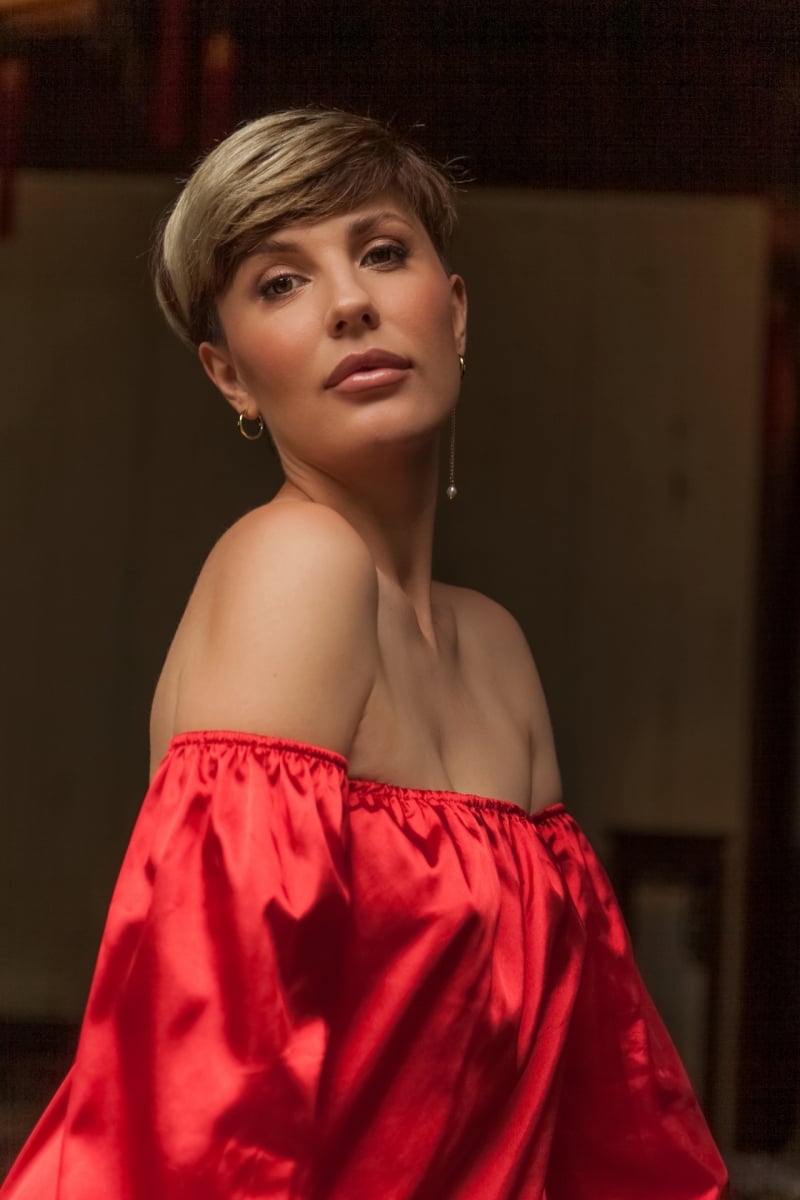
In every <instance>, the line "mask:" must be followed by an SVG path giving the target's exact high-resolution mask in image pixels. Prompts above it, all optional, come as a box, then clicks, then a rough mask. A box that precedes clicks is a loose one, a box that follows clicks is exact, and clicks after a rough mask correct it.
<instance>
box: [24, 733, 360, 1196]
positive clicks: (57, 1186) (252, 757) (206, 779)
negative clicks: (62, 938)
mask: <svg viewBox="0 0 800 1200" xmlns="http://www.w3.org/2000/svg"><path fill="white" fill-rule="evenodd" d="M345 788H346V773H345V762H344V760H343V759H341V758H339V757H338V756H337V755H335V754H331V753H328V752H326V751H322V750H316V749H314V748H312V747H303V746H300V745H298V744H296V743H291V742H289V743H287V742H280V741H277V740H275V739H269V738H257V737H251V736H248V735H236V734H185V735H181V736H180V737H178V738H176V739H175V740H174V741H173V743H172V745H171V747H170V750H169V752H168V754H167V757H166V759H165V760H164V762H163V763H162V765H161V768H160V770H159V771H158V773H157V775H156V776H155V778H154V780H153V782H152V785H151V787H150V790H149V792H148V794H147V797H146V800H145V803H144V806H143V808H142V811H141V814H140V817H139V820H138V822H137V824H136V827H135V830H134V833H133V836H132V839H131V843H130V846H129V848H128V852H127V854H126V857H125V860H124V863H123V867H122V870H121V873H120V877H119V880H118V882H117V886H116V889H115V892H114V896H113V899H112V903H111V907H110V910H109V916H108V920H107V924H106V929H105V933H104V935H103V941H102V945H101V949H100V954H99V958H98V963H97V968H96V972H95V976H94V980H93V983H92V987H91V991H90V995H89V1001H88V1005H87V1010H86V1015H85V1018H84V1023H83V1027H82V1031H81V1037H80V1041H79V1045H78V1050H77V1055H76V1059H75V1063H74V1065H73V1067H72V1070H71V1072H70V1074H69V1075H68V1077H67V1079H66V1080H65V1082H64V1084H63V1085H62V1087H61V1089H60V1091H59V1092H58V1094H57V1095H56V1097H55V1099H54V1100H53V1102H52V1104H51V1106H50V1108H49V1109H48V1110H47V1112H46V1113H45V1115H44V1116H43V1117H42V1120H41V1121H40V1123H39V1125H38V1126H37V1128H36V1129H35V1130H34V1132H33V1134H32V1135H31V1138H30V1139H29V1141H28V1143H27V1145H26V1146H25V1148H24V1149H23V1151H22V1154H21V1155H20V1157H19V1159H18V1160H17V1162H16V1164H15V1166H14V1167H13V1168H12V1171H11V1174H10V1175H9V1177H8V1179H7V1181H6V1184H5V1187H4V1188H3V1189H2V1198H3V1200H111V1198H113V1200H181V1198H182V1197H185V1198H186V1200H223V1198H224V1200H231V1198H232V1197H236V1198H237V1200H244V1198H245V1197H256V1196H257V1197H260V1198H263V1197H272V1198H276V1200H277V1198H280V1200H286V1198H289V1197H292V1198H294V1197H298V1196H302V1195H304V1194H305V1191H306V1182H307V1178H308V1175H309V1172H310V1169H311V1156H312V1153H313V1140H314V1119H315V1109H316V1101H317V1089H318V1084H319V1079H320V1072H321V1067H322V1063H323V1059H324V1056H325V1052H326V1044H327V1038H328V1031H329V1028H330V1019H331V1011H332V1008H333V1005H334V1003H335V992H336V978H337V959H338V955H339V947H340V943H341V940H342V938H343V936H344V933H343V930H344V926H345V924H346V916H347V908H348V887H347V881H346V867H345V862H346V845H345V827H344V812H345V797H344V789H345Z"/></svg>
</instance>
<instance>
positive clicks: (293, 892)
mask: <svg viewBox="0 0 800 1200" xmlns="http://www.w3.org/2000/svg"><path fill="white" fill-rule="evenodd" d="M453 216H454V209H453V199H452V193H451V189H450V186H449V184H448V183H447V181H446V180H445V178H444V177H443V176H442V175H441V173H440V172H439V171H438V170H437V169H436V168H435V167H433V166H432V165H431V164H430V163H429V162H427V161H426V160H425V158H424V157H422V156H421V155H420V154H419V153H418V152H417V151H416V150H414V149H413V148H411V147H409V146H406V145H404V144H402V143H400V142H398V141H396V140H395V139H394V138H393V137H392V136H391V135H390V134H389V132H388V131H387V130H386V129H385V128H383V127H382V126H381V125H379V124H377V123H376V122H374V121H371V120H367V119H365V118H361V117H356V116H351V115H347V114H344V113H337V112H325V111H310V110H309V111H297V112H289V113H279V114H275V115H273V116H270V117H267V118H265V119H263V120H261V121H256V122H253V123H252V124H250V125H247V126H245V127H244V128H243V129H240V130H239V131H237V132H236V133H235V134H233V135H232V136H231V137H230V138H228V139H227V141H226V142H223V143H222V144H221V145H220V146H218V147H217V148H216V149H215V150H214V151H213V152H212V154H211V155H209V157H208V158H207V159H206V160H205V161H204V162H203V163H202V164H201V165H200V167H199V168H198V170H197V171H196V173H195V174H194V176H193V177H192V179H191V180H190V181H189V183H188V184H187V186H186V188H185V189H184V191H183V193H182V195H181V197H180V199H179V201H178V203H177V205H176V206H175V208H174V210H173V212H172V214H171V216H170V217H169V220H168V221H167V223H166V226H165V228H164V231H163V236H162V238H161V241H160V245H159V251H158V257H157V265H156V279H157V291H158V295H159V299H160V302H161V305H162V307H163V309H164V311H165V313H166V315H167V319H168V320H169V321H170V323H171V325H172V326H173V328H174V329H175V330H176V331H177V332H178V334H179V335H180V336H181V337H182V338H183V339H184V340H186V341H187V342H189V343H190V344H191V345H193V346H196V347H197V348H198V353H199V357H200V360H201V362H202V364H203V367H204V368H205V370H206V372H207V373H208V375H209V376H210V377H211V379H212V380H213V382H214V383H215V384H216V385H217V387H218V388H219V389H220V391H221V392H222V394H223V395H224V396H225V398H226V399H227V401H228V402H229V404H230V405H231V406H232V408H233V410H234V412H235V413H236V414H237V422H238V425H239V428H240V430H241V431H242V432H243V433H244V434H245V436H251V437H252V436H259V434H260V433H261V431H262V430H263V428H265V427H266V428H268V429H269V431H270V435H271V437H272V438H273V440H274V443H275V446H276V448H277V451H278V453H279V455H280V459H281V464H282V467H283V470H284V474H285V483H284V485H283V486H282V487H281V489H280V491H279V492H278V494H277V496H276V497H275V499H274V500H273V501H272V502H271V503H269V504H267V505H265V506H264V507H263V508H261V509H259V510H257V511H255V512H252V513H250V514H248V515H247V516H246V517H245V518H244V519H243V520H241V521H239V522H238V523H237V524H236V525H235V526H234V527H233V528H232V529H231V530H230V531H229V532H228V533H227V534H226V535H225V536H224V537H223V538H222V540H221V541H220V542H219V544H218V545H217V546H216V547H215V549H214V550H213V551H212V553H211V555H210V557H209V559H208V562H207V563H206V565H205V567H204V568H203V571H202V573H201V576H200V578H199V580H198V583H197V586H196V588H195V590H194V593H193V595H192V597H191V599H190V601H189V605H188V607H187V610H186V613H185V615H184V617H183V620H182V621H181V624H180V626H179V629H178V632H177V634H176V637H175V640H174V642H173V645H172V647H171V649H170V652H169V655H168V657H167V661H166V664H165V667H164V671H163V674H162V676H161V679H160V681H159V684H158V688H157V691H156V696H155V701H154V705H153V712H152V745H153V765H154V769H155V774H154V777H153V781H152V784H151V788H150V791H149V793H148V796H147V798H146V800H145V804H144V807H143V809H142V813H141V815H140V818H139V821H138V823H137V826H136V829H135V831H134V834H133V838H132V840H131V845H130V847H129V850H128V854H127V856H126V859H125V863H124V865H123V868H122V872H121V875H120V879H119V882H118V885H117V890H116V892H115V896H114V899H113V901H112V905H111V910H110V914H109V919H108V924H107V927H106V932H105V935H104V939H103V944H102V947H101V952H100V958H99V961H98V966H97V971H96V975H95V980H94V983H93V986H92V991H91V995H90V998H89V1003H88V1007H87V1013H86V1017H85V1021H84V1027H83V1032H82V1036H81V1041H80V1044H79V1048H78V1052H77V1057H76V1062H75V1065H74V1067H73V1069H72V1071H71V1072H70V1075H69V1076H68V1078H67V1080H66V1081H65V1083H64V1084H63V1086H62V1088H61V1090H60V1091H59V1093H58V1095H57V1096H56V1098H55V1099H54V1101H53V1102H52V1104H51V1106H50V1108H49V1109H48V1111H47V1113H46V1114H45V1116H44V1117H43V1118H42V1121H41V1122H40V1124H39V1126H38V1127H37V1129H36V1131H35V1132H34V1134H33V1135H32V1137H31V1139H30V1141H29V1143H28V1145H27V1147H26V1148H25V1150H24V1151H23V1153H22V1155H21V1157H20V1159H19V1160H18V1162H17V1164H16V1165H15V1167H14V1169H13V1170H12V1173H11V1175H10V1177H9V1180H8V1181H7V1184H6V1187H5V1188H4V1190H3V1193H2V1195H3V1197H4V1198H6V1200H29V1198H30V1200H33V1198H36V1200H44V1198H46V1197H47V1198H49V1197H59V1200H73V1198H74V1200H94V1198H95V1197H96V1198H97V1200H101V1198H102V1200H109V1198H111V1197H114V1198H135V1200H139V1198H141V1200H145V1198H146V1200H161V1198H164V1200H166V1198H167V1197H169V1198H170V1200H173V1198H175V1197H186V1198H187V1200H188V1198H192V1200H211V1198H214V1200H217V1198H219V1200H221V1198H223V1197H225V1198H233V1197H236V1198H239V1197H267V1196H270V1197H320V1198H321V1197H325V1198H326V1200H327V1198H334V1197H335V1198H339V1200H342V1198H345V1197H347V1198H348V1200H361V1198H362V1197H363V1198H364V1200H371V1198H373V1197H380V1198H382V1200H411V1197H414V1198H415V1200H423V1198H426V1197H430V1198H431V1200H434V1198H435V1200H467V1198H470V1200H512V1198H517V1197H518V1198H522V1197H525V1198H531V1200H533V1198H539V1197H541V1198H544V1197H545V1196H546V1197H547V1200H584V1198H585V1200H628V1198H630V1200H633V1198H636V1200H667V1198H669V1200H690V1198H691V1200H701V1198H703V1200H710V1198H711V1197H718V1196H720V1195H722V1193H723V1189H724V1185H725V1171H724V1167H723V1166H722V1163H721V1161H720V1159H719V1156H718V1154H717V1151H716V1149H715V1147H714V1145H713V1142H712V1141H711V1138H710V1135H709V1133H708V1131H707V1129H706V1126H705V1124H704V1122H703V1118H702V1116H701V1115H700V1112H699V1109H698V1107H697V1104H696V1102H695V1100H694V1098H693V1096H692V1093H691V1089H690V1087H689V1085H688V1082H687V1080H686V1078H685V1075H684V1074H683V1071H682V1068H681V1066H680V1064H679V1062H678V1060H677V1058H676V1056H675V1052H674V1050H673V1049H672V1047H671V1044H670V1043H669V1040H668V1038H667V1037H666V1034H665V1033H664V1031H663V1027H662V1026H661V1023H660V1021H659V1019H658V1017H657V1016H656V1014H655V1013H654V1011H653V1009H652V1006H651V1004H650V1002H649V1000H648V998H647V996H646V994H645V993H644V991H643V989H642V986H641V983H640V981H639V979H638V976H637V974H636V971H635V968H634V967H633V964H632V962H631V958H630V951H629V947H628V942H627V938H626V935H625V932H624V929H623V927H622V923H621V920H620V917H619V915H618V911H617V909H616V907H615V904H614V900H613V897H612V896H611V893H610V890H609V887H608V884H607V881H606V879H605V877H604V875H603V873H602V871H601V869H600V868H599V866H598V865H597V863H596V861H595V859H594V858H593V857H592V854H591V851H590V850H589V848H588V846H587V845H586V843H585V841H584V840H583V839H582V837H581V835H580V833H579V831H578V830H577V828H576V826H575V824H574V822H573V821H572V820H571V818H569V817H568V816H567V815H566V813H565V812H564V809H563V807H562V806H561V804H560V802H559V781H558V770H557V766H556V760H555V754H554V750H553V741H552V735H551V731H550V725H549V720H548V716H547V710H546V706H545V702H544V698H543V696H542V691H541V688H540V685H539V681H538V678H537V674H536V670H535V667H534V664H533V662H532V660H531V658H530V654H529V652H528V649H527V647H526V645H525V641H524V638H523V636H522V634H521V632H520V630H519V629H518V627H517V626H516V624H515V622H514V621H513V619H512V618H511V617H510V616H509V615H508V614H507V613H506V612H504V611H503V610H502V609H501V608H499V607H498V606H497V605H496V604H494V603H492V602H491V601H490V600H487V599H485V598H484V597H482V596H480V595H477V594H476V593H473V592H467V591H464V590H461V589H458V588H452V587H446V586H444V585H442V584H438V583H433V582H432V581H431V542H432V529H433V515H434V508H435V503H436V496H437V491H438V488H439V485H438V481H437V460H438V454H439V440H440V436H441V432H442V430H445V429H447V428H448V423H449V422H452V420H453V414H454V411H455V405H456V400H457V395H458V389H459V381H460V377H461V374H462V372H463V361H464V358H463V356H464V353H465V339H466V294H465V289H464V284H463V281H462V280H461V279H460V278H459V277H458V276H457V275H454V274H451V273H450V272H449V269H448V268H447V266H446V265H445V259H444V251H445V245H446V240H447V236H448V234H449V233H450V230H451V227H452V224H453ZM451 429H452V426H451ZM452 463H453V460H452V446H451V480H450V487H449V494H451V495H452V493H453V491H454V488H455V484H454V483H453V480H452ZM226 730H227V731H235V732H219V731H226Z"/></svg>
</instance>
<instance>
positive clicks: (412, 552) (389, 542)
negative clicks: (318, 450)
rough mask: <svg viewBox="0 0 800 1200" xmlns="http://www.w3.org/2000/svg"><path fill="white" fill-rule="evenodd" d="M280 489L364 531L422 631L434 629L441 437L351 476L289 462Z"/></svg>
mask: <svg viewBox="0 0 800 1200" xmlns="http://www.w3.org/2000/svg"><path fill="white" fill-rule="evenodd" d="M283 465H284V471H285V474H286V482H285V483H284V485H283V487H282V488H281V490H280V492H279V493H278V495H279V496H283V497H285V498H287V499H289V498H295V499H299V498H304V499H307V500H312V501H315V502H316V503H320V504H327V505H328V506H329V507H330V508H333V509H335V510H336V511H337V512H339V513H340V514H341V515H342V516H343V517H344V518H345V519H346V520H347V521H349V522H350V524H351V525H352V526H353V528H354V529H356V530H357V531H358V533H359V534H360V535H361V537H362V538H363V539H364V542H365V543H366V545H367V546H368V547H369V550H370V552H371V553H372V556H373V558H374V560H375V565H376V567H377V568H378V571H379V573H380V575H381V576H383V578H384V580H385V581H387V582H388V583H389V584H390V585H394V586H395V587H397V588H399V589H400V590H401V591H402V592H403V593H404V595H405V596H406V597H407V599H408V601H409V602H410V603H411V604H412V605H413V607H414V610H415V612H416V614H417V620H418V622H419V625H420V629H421V630H422V631H423V633H425V634H426V636H427V635H428V634H429V633H431V632H432V629H433V623H432V617H431V562H432V557H433V528H434V518H435V514H436V498H437V489H438V486H439V483H438V475H439V472H438V441H434V442H432V443H431V444H430V445H429V446H428V447H427V448H426V449H425V451H424V452H422V453H420V454H416V455H414V456H409V457H408V458H404V459H403V461H401V462H395V463H393V464H386V463H383V464H379V465H378V467H377V468H376V466H375V464H374V460H373V462H372V463H371V464H370V467H369V469H368V470H365V471H363V472H356V471H348V472H347V477H346V479H345V478H342V477H341V476H339V477H337V476H335V475H333V474H328V473H325V472H322V471H320V470H318V469H314V468H310V467H309V466H308V465H307V464H299V463H292V462H287V461H285V462H284V464H283Z"/></svg>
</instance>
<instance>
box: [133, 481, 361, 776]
mask: <svg viewBox="0 0 800 1200" xmlns="http://www.w3.org/2000/svg"><path fill="white" fill-rule="evenodd" d="M377 590H378V588H377V575H376V571H375V565H374V563H373V561H372V557H371V555H370V553H369V551H368V549H367V547H366V545H365V544H364V542H363V540H362V539H361V537H360V536H359V535H358V534H357V533H356V531H355V530H354V529H353V528H352V526H351V525H350V524H349V523H348V522H347V521H346V520H344V518H343V517H341V516H339V514H338V513H335V512H334V511H333V510H331V509H329V508H326V507H324V506H322V505H317V504H312V503H310V502H304V501H295V500H286V501H274V502H273V503H272V504H269V505H265V506H264V507H263V508H260V509H256V510H255V511H253V512H251V513H248V514H247V516H245V517H243V518H242V519H241V520H240V521H238V522H237V523H236V524H235V525H234V526H232V527H231V529H229V530H228V531H227V533H226V534H224V536H223V537H222V538H221V539H220V541H219V542H218V543H217V544H216V546H215V547H214V549H213V550H212V552H211V554H210V555H209V557H208V559H207V561H206V563H205V565H204V567H203V569H202V571H201V573H200V576H199V578H198V581H197V584H196V586H195V589H194V591H193V593H192V596H191V599H190V601H189V604H188V605H187V608H186V612H185V614H184V616H183V619H182V621H181V623H180V626H179V628H178V632H177V634H176V636H175V640H174V642H173V644H172V647H171V649H170V652H169V655H168V656H167V661H166V663H165V666H164V672H163V674H162V678H161V680H160V681H159V685H158V688H157V690H156V696H155V699H154V702H153V711H152V718H151V741H152V752H153V759H154V760H156V761H157V760H158V759H159V758H160V757H161V755H162V754H163V752H164V750H165V749H166V744H167V742H168V741H169V738H170V737H172V736H173V735H174V734H175V733H179V732H183V731H185V730H190V729H236V730H243V731H246V732H252V733H263V734H269V735H274V736H277V737H285V738H290V739H292V740H296V741H302V742H309V743H311V744H314V745H321V746H325V747H328V748H329V749H332V750H337V751H339V752H340V753H343V754H347V752H348V750H349V747H350V742H351V741H352V736H353V733H354V732H355V729H356V727H357V725H358V721H359V720H360V717H361V713H362V711H363V707H364V704H365V703H366V699H367V697H368V695H369V692H370V690H371V687H372V683H373V680H374V673H375V664H376V660H377Z"/></svg>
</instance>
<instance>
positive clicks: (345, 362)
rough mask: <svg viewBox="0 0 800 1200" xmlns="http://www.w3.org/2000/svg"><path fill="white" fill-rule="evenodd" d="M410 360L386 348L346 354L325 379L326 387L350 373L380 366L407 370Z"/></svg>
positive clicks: (376, 368) (354, 373) (338, 381)
mask: <svg viewBox="0 0 800 1200" xmlns="http://www.w3.org/2000/svg"><path fill="white" fill-rule="evenodd" d="M410 366H411V362H410V360H409V359H407V358H402V357H401V356H400V355H399V354H390V353H389V351H388V350H367V351H366V352H365V353H364V354H348V355H347V357H346V358H343V359H342V361H341V362H340V363H339V364H338V366H336V367H334V368H333V370H332V371H331V373H330V375H329V376H328V378H327V379H326V380H325V387H326V388H335V387H336V386H337V385H338V384H340V383H342V381H343V380H345V379H347V378H348V377H349V376H350V375H356V374H360V373H361V372H367V371H379V370H381V369H382V368H389V369H393V370H400V371H407V370H408V369H409V367H410Z"/></svg>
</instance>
